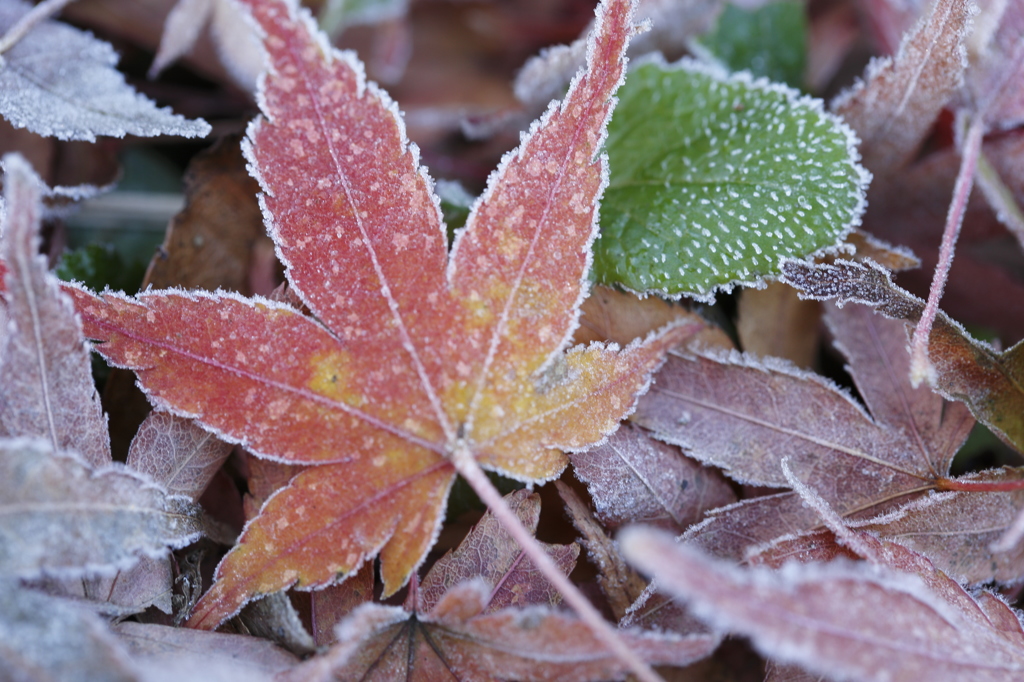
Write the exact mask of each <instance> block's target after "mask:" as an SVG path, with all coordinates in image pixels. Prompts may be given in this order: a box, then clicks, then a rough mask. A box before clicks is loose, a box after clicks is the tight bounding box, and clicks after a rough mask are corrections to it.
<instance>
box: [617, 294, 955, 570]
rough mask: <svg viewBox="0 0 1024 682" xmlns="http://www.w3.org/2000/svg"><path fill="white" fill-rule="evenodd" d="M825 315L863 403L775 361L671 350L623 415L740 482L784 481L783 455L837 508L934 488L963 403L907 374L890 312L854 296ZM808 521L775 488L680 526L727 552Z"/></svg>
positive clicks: (738, 552)
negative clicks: (915, 383) (854, 301)
mask: <svg viewBox="0 0 1024 682" xmlns="http://www.w3.org/2000/svg"><path fill="white" fill-rule="evenodd" d="M827 320H828V321H829V324H830V326H831V328H832V330H833V334H834V335H835V337H836V341H837V345H838V346H839V348H840V350H842V351H843V353H844V354H845V355H846V356H847V360H848V361H849V367H848V369H849V371H850V373H851V375H852V376H853V377H854V380H855V381H856V383H857V388H858V390H859V392H860V394H861V396H862V397H863V399H864V400H865V402H866V405H867V408H868V410H870V412H871V414H870V415H869V414H868V413H867V412H866V411H865V410H864V408H863V407H861V406H860V404H859V403H857V402H855V401H854V400H853V399H852V398H851V397H850V396H849V395H848V394H847V393H846V392H845V391H842V390H840V389H839V388H837V387H836V386H835V385H834V384H832V383H831V382H828V381H826V380H825V379H823V378H822V377H819V376H817V375H814V374H811V373H809V372H805V371H801V370H797V369H795V368H793V367H792V366H791V365H788V364H783V363H781V362H779V361H774V360H771V359H766V360H765V361H758V360H755V359H753V358H751V357H749V356H741V355H739V354H733V355H730V356H725V355H718V356H706V355H699V354H682V353H678V352H673V353H672V354H671V355H670V358H669V361H668V362H667V363H666V365H665V366H664V368H663V369H662V371H661V373H660V374H659V375H658V379H657V382H656V383H655V384H654V386H653V387H652V389H651V392H650V393H648V394H647V395H646V396H644V397H643V398H642V399H641V401H640V404H639V406H638V408H637V412H636V414H635V415H634V417H633V419H634V420H635V421H637V422H638V423H640V424H641V425H643V426H645V427H646V428H649V429H651V430H652V431H654V433H655V434H656V435H657V436H658V437H659V438H662V439H664V440H667V441H669V442H673V443H676V444H678V445H680V446H682V447H683V448H685V450H686V452H687V453H688V454H690V455H691V456H692V457H695V458H696V459H699V460H701V461H703V462H707V463H710V464H714V465H716V466H720V467H723V468H724V469H725V471H726V473H727V474H729V475H730V476H732V477H733V478H735V479H737V480H739V481H742V482H746V483H753V484H755V485H767V486H774V487H788V482H787V479H786V477H785V476H784V475H783V472H782V469H781V466H780V463H781V461H782V459H784V458H789V459H790V466H791V467H792V468H793V469H794V470H795V471H799V472H800V473H801V478H803V479H804V480H805V481H806V482H807V484H808V486H809V487H810V488H812V489H813V490H815V491H817V492H818V493H819V494H820V495H821V496H822V497H824V498H825V499H826V500H827V501H828V502H829V504H831V505H832V506H833V507H834V508H835V509H836V511H837V512H839V513H840V514H843V515H848V514H857V515H863V514H867V513H871V512H872V511H873V512H874V513H879V512H881V511H883V510H884V509H885V508H887V507H889V506H891V505H893V504H894V503H895V502H897V501H899V500H900V499H901V498H903V499H905V498H906V497H907V496H913V495H920V494H921V493H923V492H925V491H927V490H929V489H932V488H934V487H935V486H936V480H937V479H938V478H939V477H942V476H945V475H946V474H947V473H948V469H949V463H950V461H951V460H952V457H953V455H954V454H955V452H956V450H957V448H958V446H959V445H960V444H961V443H962V442H963V440H964V439H965V438H966V437H967V434H968V432H969V430H970V428H971V426H972V425H973V420H972V419H971V418H970V415H969V414H968V413H967V410H965V409H964V408H963V406H961V405H959V404H957V403H950V404H944V402H943V400H942V398H941V397H940V396H938V395H935V394H934V393H932V392H931V391H930V390H929V389H928V388H927V387H923V386H922V387H919V388H916V389H915V388H912V387H911V386H910V384H909V372H908V367H909V356H908V353H907V351H906V343H907V341H906V338H907V337H906V330H905V325H904V324H903V323H902V322H900V321H892V320H886V319H884V318H882V317H880V316H877V315H875V314H874V313H873V312H872V311H871V310H870V309H869V308H865V307H862V306H848V307H846V308H843V309H830V310H829V311H828V314H827ZM872 415H873V416H872ZM850 471H855V472H857V475H855V476H854V475H850V474H849V472H850ZM808 524H810V525H808ZM817 524H818V521H817V517H816V515H815V514H814V513H813V512H812V511H811V510H809V509H807V508H805V507H804V506H803V505H802V503H801V502H800V500H799V499H798V498H797V497H796V496H794V495H792V494H790V493H782V494H779V495H775V496H770V497H761V498H756V499H752V500H745V501H743V502H741V503H739V504H737V505H735V506H733V507H728V508H726V509H722V510H719V511H718V512H717V513H712V514H711V517H710V518H709V520H707V521H706V522H705V523H704V524H702V525H701V526H699V527H697V528H694V529H692V530H691V531H690V532H689V533H688V534H687V537H688V539H694V538H695V537H699V536H704V537H702V538H700V539H699V540H698V541H699V542H700V543H701V545H702V546H703V547H705V548H706V549H708V550H710V551H713V552H714V553H715V554H719V555H723V556H733V557H737V558H739V557H742V550H743V548H744V547H745V546H747V545H749V544H759V543H761V542H766V541H767V540H770V539H771V538H773V537H777V536H778V535H782V534H785V533H792V532H799V531H801V530H804V529H806V528H809V527H813V526H815V525H817ZM709 536H716V537H709Z"/></svg>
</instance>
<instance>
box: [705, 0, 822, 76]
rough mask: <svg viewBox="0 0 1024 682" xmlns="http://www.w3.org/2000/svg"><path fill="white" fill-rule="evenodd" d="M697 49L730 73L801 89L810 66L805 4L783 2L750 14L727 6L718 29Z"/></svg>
mask: <svg viewBox="0 0 1024 682" xmlns="http://www.w3.org/2000/svg"><path fill="white" fill-rule="evenodd" d="M695 47H696V48H697V50H698V51H701V49H703V50H707V52H708V56H709V57H711V58H713V59H716V60H718V61H720V62H721V63H722V64H723V65H724V66H725V67H726V68H727V69H729V70H730V71H743V70H747V71H750V73H752V74H753V75H755V76H764V77H765V78H767V79H768V80H771V81H775V82H778V83H786V84H787V85H790V86H792V87H794V88H800V87H801V86H802V85H803V82H804V66H805V64H806V62H807V17H806V16H805V13H804V3H802V2H795V1H794V0H782V1H781V2H771V3H768V4H766V5H763V6H762V7H758V8H756V9H751V10H748V9H741V8H739V7H736V6H735V5H726V6H725V9H724V10H722V13H721V14H720V15H719V17H718V23H717V24H716V25H715V28H714V29H713V30H712V31H711V32H710V33H708V34H706V35H704V36H701V37H700V38H698V39H697V45H696V46H695Z"/></svg>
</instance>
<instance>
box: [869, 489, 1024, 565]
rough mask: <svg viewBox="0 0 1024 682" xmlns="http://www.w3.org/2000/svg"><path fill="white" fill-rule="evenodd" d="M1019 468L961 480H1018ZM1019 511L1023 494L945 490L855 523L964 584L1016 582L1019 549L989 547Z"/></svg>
mask: <svg viewBox="0 0 1024 682" xmlns="http://www.w3.org/2000/svg"><path fill="white" fill-rule="evenodd" d="M1022 478H1024V473H1022V472H1021V471H1020V470H1019V469H997V470H993V471H986V472H981V473H978V474H973V475H970V476H966V477H964V479H961V480H969V481H972V482H973V481H985V482H990V483H1008V482H1012V481H1020V480H1021V479H1022ZM1022 509H1024V491H1020V490H1017V491H1010V492H981V491H970V492H946V493H941V494H938V495H930V496H928V497H924V498H921V499H919V500H915V501H913V502H911V503H910V504H908V505H907V506H905V507H903V508H902V509H899V510H897V511H895V512H893V513H892V514H889V515H886V516H883V517H882V518H879V519H875V520H872V521H869V522H867V523H858V524H856V525H855V527H856V528H858V529H861V530H868V531H871V532H872V533H875V534H877V535H879V536H880V537H882V538H885V539H887V540H892V541H894V542H898V543H899V544H901V545H904V546H906V547H909V548H911V549H913V550H915V551H917V552H919V553H921V554H924V555H925V556H927V557H928V558H929V559H931V560H932V562H933V563H934V564H935V565H936V566H937V567H938V568H939V569H941V570H942V571H943V572H945V573H947V574H948V575H949V576H950V577H952V578H954V579H956V580H959V581H961V582H964V583H971V584H978V583H984V582H990V581H992V580H996V581H1000V582H1015V581H1018V580H1020V577H1021V576H1022V575H1024V546H1021V545H1020V544H1017V545H1016V546H1014V547H1012V548H1011V549H1010V550H1009V551H1007V552H998V551H993V550H992V549H991V546H992V544H993V543H995V542H996V541H997V540H999V538H1000V537H1001V536H1002V535H1003V534H1004V533H1005V532H1006V531H1007V529H1008V528H1009V527H1010V526H1011V525H1012V524H1013V522H1014V520H1015V519H1016V518H1017V515H1018V514H1019V513H1020V512H1021V510H1022Z"/></svg>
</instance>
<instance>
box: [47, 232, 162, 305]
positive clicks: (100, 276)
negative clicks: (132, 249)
mask: <svg viewBox="0 0 1024 682" xmlns="http://www.w3.org/2000/svg"><path fill="white" fill-rule="evenodd" d="M56 274H57V276H58V277H60V278H61V279H62V280H64V281H67V282H71V281H78V282H82V283H83V284H85V285H86V286H87V287H89V288H90V289H96V290H100V291H102V290H103V289H105V288H107V287H109V288H111V289H115V290H120V291H126V292H128V293H131V294H134V293H135V292H137V291H138V290H139V284H140V283H141V282H142V278H143V276H144V275H145V274H146V266H145V265H143V264H142V263H140V262H139V261H133V262H132V263H131V264H126V263H125V260H124V259H123V258H122V257H121V254H120V253H118V251H117V249H115V248H114V247H113V246H112V245H110V244H87V245H86V246H83V247H82V248H80V249H75V250H73V251H68V252H66V253H65V254H64V255H63V256H61V260H60V263H59V264H58V265H57V270H56Z"/></svg>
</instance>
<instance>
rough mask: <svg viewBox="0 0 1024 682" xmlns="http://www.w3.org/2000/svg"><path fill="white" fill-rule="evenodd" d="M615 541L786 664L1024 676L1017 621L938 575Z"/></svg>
mask: <svg viewBox="0 0 1024 682" xmlns="http://www.w3.org/2000/svg"><path fill="white" fill-rule="evenodd" d="M620 541H621V544H622V547H623V551H624V553H625V554H626V556H627V558H629V559H630V560H631V561H633V562H634V563H635V564H636V565H637V566H638V567H639V568H640V569H641V570H644V571H645V572H647V573H650V574H651V575H653V576H654V577H655V578H656V579H657V580H658V583H659V585H661V586H662V588H663V589H666V590H668V591H670V592H672V593H673V594H675V595H677V596H679V597H681V598H683V599H685V600H686V601H687V602H688V603H689V605H690V607H691V608H692V609H694V611H695V612H696V613H697V614H698V615H700V616H701V617H703V618H705V619H706V620H708V622H710V623H713V624H715V625H716V626H717V627H720V628H723V629H726V630H729V631H731V632H736V633H740V634H744V635H746V636H749V637H750V638H751V639H752V640H753V642H754V644H755V645H756V646H757V647H758V648H759V649H760V650H761V651H762V652H764V653H765V654H767V655H769V656H772V657H773V658H776V659H778V660H780V661H783V662H793V663H798V664H800V665H802V666H804V667H806V668H808V669H809V670H812V671H815V672H819V673H822V674H825V675H829V676H832V677H836V678H840V679H850V680H880V679H885V680H891V681H892V682H902V681H906V682H916V681H918V680H924V679H927V680H934V681H936V682H940V681H941V682H945V681H947V680H948V681H950V682H953V681H960V680H968V679H969V680H978V681H984V682H990V681H991V682H996V681H999V682H1010V681H1011V680H1018V679H1020V678H1021V676H1022V675H1024V651H1022V645H1024V633H1022V632H1021V631H1020V626H1019V623H1018V624H1017V626H1016V628H1014V629H1010V630H1007V629H1005V626H1006V624H1008V623H1009V620H1015V617H1014V616H1013V615H1012V612H1010V611H1009V609H1008V607H1006V606H1005V604H1001V603H999V605H996V604H993V603H992V602H991V601H990V600H989V598H987V597H986V598H985V601H986V605H987V606H990V607H992V608H993V611H994V613H993V616H992V617H989V616H988V615H986V612H985V610H983V608H982V607H981V606H980V605H979V602H977V601H975V600H974V599H972V598H971V597H970V595H968V594H967V593H966V592H964V591H963V589H962V588H960V587H959V585H957V584H956V583H955V582H953V581H952V580H950V579H949V578H945V576H943V575H942V574H941V573H939V572H933V573H931V574H927V573H925V574H913V573H897V572H896V571H891V570H885V569H878V568H875V567H872V566H869V565H867V564H864V563H860V564H849V563H836V564H827V565H816V564H788V565H786V566H785V567H784V568H783V569H782V570H780V571H771V570H768V569H764V568H752V569H741V568H738V567H736V566H734V565H731V564H727V563H724V562H721V561H716V560H713V559H710V558H708V557H707V556H705V555H703V554H701V553H699V552H697V551H695V550H693V549H690V548H687V547H685V546H682V545H679V544H678V543H676V542H675V540H673V539H672V537H671V536H669V535H667V534H665V533H662V532H660V531H655V530H645V529H641V528H634V529H630V530H629V531H628V532H624V533H623V535H622V537H621V538H620ZM897 547H898V546H897ZM903 551H905V552H909V551H910V550H905V549H904V550H903ZM1000 606H1001V608H1000ZM1011 625H1012V624H1011Z"/></svg>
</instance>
